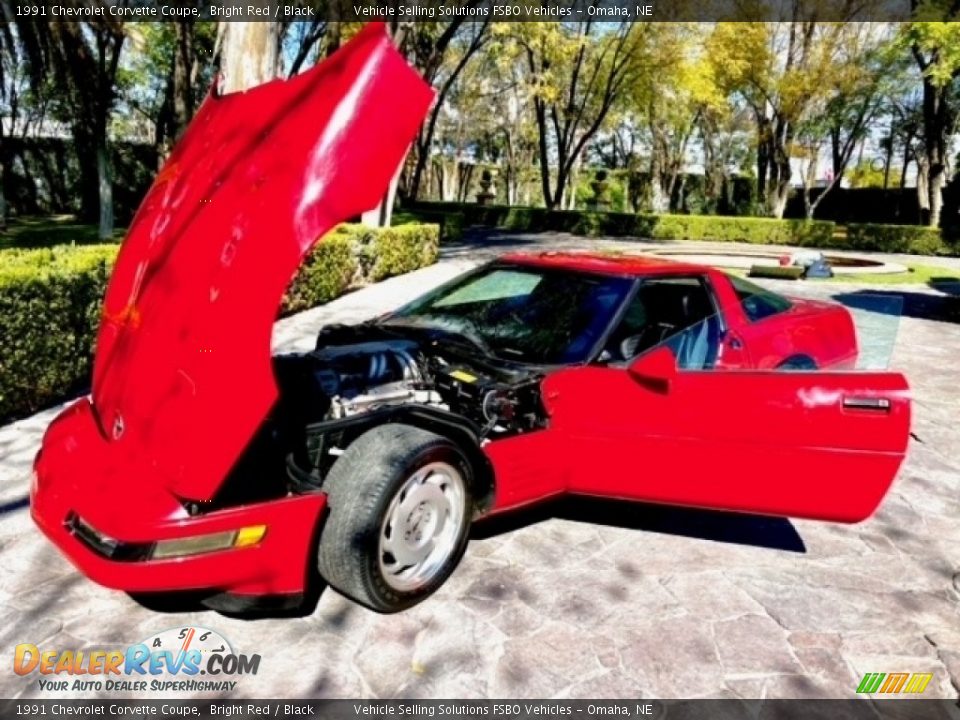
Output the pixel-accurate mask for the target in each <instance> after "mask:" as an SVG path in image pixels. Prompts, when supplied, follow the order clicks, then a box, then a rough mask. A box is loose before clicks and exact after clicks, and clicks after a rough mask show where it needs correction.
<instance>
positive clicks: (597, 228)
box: [412, 203, 836, 247]
mask: <svg viewBox="0 0 960 720" xmlns="http://www.w3.org/2000/svg"><path fill="white" fill-rule="evenodd" d="M412 212H413V214H414V215H415V216H416V217H417V218H418V219H426V218H430V219H431V220H433V221H441V222H442V231H441V234H442V237H443V240H444V241H446V242H451V241H456V240H458V239H459V238H460V237H461V234H462V229H463V228H465V227H468V226H470V225H486V226H490V227H498V228H503V229H504V230H514V231H517V232H543V231H547V230H550V231H555V232H569V233H573V234H576V235H586V236H588V237H599V236H606V237H643V238H653V239H655V240H717V241H721V242H722V241H728V242H747V243H755V244H766V245H778V244H783V245H802V246H818V247H829V246H830V243H831V242H832V240H833V235H834V232H835V230H836V225H835V224H834V223H832V222H826V221H822V220H814V221H805V220H774V219H771V218H754V217H728V216H721V215H642V214H641V215H634V214H631V213H607V212H589V211H588V212H580V211H571V210H546V209H545V208H532V207H510V206H506V205H467V204H458V203H418V204H417V205H416V206H414V209H413V211H412Z"/></svg>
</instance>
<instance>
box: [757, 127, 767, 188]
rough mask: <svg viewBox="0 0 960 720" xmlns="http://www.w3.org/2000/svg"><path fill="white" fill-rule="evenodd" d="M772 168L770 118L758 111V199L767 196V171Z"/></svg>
mask: <svg viewBox="0 0 960 720" xmlns="http://www.w3.org/2000/svg"><path fill="white" fill-rule="evenodd" d="M769 168H770V119H769V118H768V117H767V116H766V115H761V114H760V113H757V199H758V200H760V201H761V202H762V201H763V200H764V198H766V196H767V172H768V171H769Z"/></svg>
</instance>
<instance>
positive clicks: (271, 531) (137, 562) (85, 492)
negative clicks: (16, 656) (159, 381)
mask: <svg viewBox="0 0 960 720" xmlns="http://www.w3.org/2000/svg"><path fill="white" fill-rule="evenodd" d="M35 471H36V477H35V480H34V483H33V487H32V488H31V492H30V512H31V515H32V516H33V519H34V521H35V522H36V523H37V525H38V526H39V527H40V529H41V530H42V531H43V532H44V534H45V535H46V536H47V537H48V538H50V540H52V541H53V543H54V544H55V545H56V546H57V547H58V548H59V549H60V550H61V551H62V552H63V553H64V554H65V555H66V556H67V557H68V558H69V559H70V560H71V561H72V562H73V564H74V565H76V566H77V568H78V569H79V570H80V571H81V572H82V573H84V574H85V575H86V576H87V577H89V578H90V579H92V580H94V581H96V582H98V583H100V584H101V585H105V586H107V587H110V588H116V589H119V590H125V591H127V592H137V593H145V592H169V591H181V590H210V591H213V592H218V593H230V594H231V595H237V596H261V595H271V596H276V595H297V594H302V593H304V592H305V590H306V588H307V585H308V579H309V576H310V573H311V572H312V570H311V568H312V563H313V557H312V548H313V540H314V538H315V531H316V529H317V526H318V523H319V522H320V520H321V517H322V514H323V511H324V508H325V506H326V496H325V495H323V494H312V495H300V496H293V497H286V498H282V499H279V500H273V501H269V502H263V503H255V504H249V505H243V506H239V507H233V508H228V509H224V510H216V511H213V512H209V513H201V514H199V515H194V516H191V515H189V514H188V513H187V511H186V509H185V508H184V507H183V504H182V503H181V502H180V500H179V499H178V498H176V497H175V496H174V495H173V494H171V493H170V492H169V491H168V490H167V489H166V488H165V487H164V484H163V483H162V481H161V480H160V478H159V477H158V476H157V475H156V470H154V469H153V468H151V467H150V466H149V465H148V464H147V463H145V462H143V461H142V460H140V459H138V455H137V453H134V452H130V451H129V450H127V451H124V450H123V448H120V447H118V445H117V444H115V443H108V442H107V441H106V440H104V439H103V437H102V436H101V434H100V431H99V429H98V427H97V423H96V420H95V418H94V416H93V410H92V408H91V406H90V403H89V401H88V400H86V399H84V400H81V401H79V402H77V403H75V404H74V405H72V406H71V407H69V408H68V409H67V410H65V411H64V412H63V413H62V414H61V415H60V416H59V417H58V418H57V419H56V420H55V421H54V422H53V424H51V426H50V429H49V430H48V431H47V434H46V436H45V437H44V441H43V446H42V449H41V452H40V455H39V456H38V459H37V462H36V466H35ZM78 519H79V520H82V523H83V525H84V526H85V527H88V528H93V529H95V531H96V533H98V534H99V536H100V539H103V538H109V541H108V543H107V545H106V546H105V545H104V544H103V543H98V542H95V541H91V540H92V539H93V540H96V539H97V538H91V536H90V533H84V532H78ZM256 525H265V526H266V528H267V529H266V532H265V534H264V535H263V537H262V539H260V541H259V542H258V543H256V544H255V545H252V546H249V547H235V548H229V549H224V550H216V551H212V552H206V553H203V554H198V555H189V556H185V557H175V558H166V559H155V560H154V559H150V553H149V551H148V550H149V548H150V547H151V546H152V545H153V544H154V543H156V542H159V541H163V540H172V539H177V538H187V537H193V536H198V535H207V534H212V533H222V532H227V531H237V530H240V529H241V528H243V527H250V526H256ZM114 544H116V547H118V548H119V549H120V550H119V551H118V552H111V551H110V548H111V547H113V545H114Z"/></svg>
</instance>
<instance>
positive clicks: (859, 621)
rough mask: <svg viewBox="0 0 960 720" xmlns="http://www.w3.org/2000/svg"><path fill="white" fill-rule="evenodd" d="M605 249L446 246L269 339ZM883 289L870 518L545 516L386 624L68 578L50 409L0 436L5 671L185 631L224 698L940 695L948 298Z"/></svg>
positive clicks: (956, 326) (920, 290) (490, 539)
mask: <svg viewBox="0 0 960 720" xmlns="http://www.w3.org/2000/svg"><path fill="white" fill-rule="evenodd" d="M605 244H606V243H604V242H603V241H595V240H594V241H590V240H582V239H577V238H572V237H569V236H540V237H521V238H511V239H505V238H497V237H492V238H486V239H485V243H484V244H483V245H482V247H481V246H479V245H478V244H477V243H476V242H468V243H465V244H463V245H461V246H457V247H452V248H447V249H446V250H445V252H444V257H443V259H442V260H441V262H440V263H439V264H437V265H436V266H434V267H431V268H427V269H424V270H421V271H418V272H415V273H412V274H410V275H407V276H405V277H400V278H395V279H392V280H389V281H387V282H384V283H381V284H379V285H377V286H375V287H371V288H368V289H366V290H362V291H359V292H356V293H353V294H350V295H348V296H346V297H343V298H341V299H339V300H337V301H335V302H333V303H330V304H329V305H326V306H324V307H322V308H318V309H315V310H311V311H308V312H306V313H303V314H301V315H298V316H295V317H293V318H289V319H287V320H285V321H282V322H281V323H279V324H278V326H277V329H276V333H275V345H276V346H277V347H278V348H280V349H293V348H302V347H309V346H310V345H311V344H312V341H313V337H314V334H315V332H316V330H317V328H318V327H320V326H321V325H322V324H324V323H328V322H333V321H339V322H350V321H356V320H360V319H363V318H366V317H370V316H371V315H374V314H377V313H379V312H382V311H384V310H387V309H389V308H391V307H393V306H396V305H398V304H400V303H401V302H403V301H405V300H407V299H410V298H412V297H414V296H415V295H417V294H419V293H420V292H422V291H423V290H424V289H426V288H427V287H429V286H433V285H435V284H437V283H439V282H442V281H444V280H446V279H448V278H450V277H452V276H453V275H455V274H456V273H458V272H460V271H462V270H463V269H465V268H467V267H470V266H471V265H473V264H475V263H476V262H478V261H479V260H481V259H483V258H484V257H486V256H487V255H489V254H491V253H493V252H496V251H499V250H503V249H508V248H513V247H525V248H528V249H543V248H545V247H549V248H568V247H594V248H595V247H598V246H604V245H605ZM609 244H611V245H615V247H617V248H618V249H620V250H629V249H634V248H635V249H642V248H644V247H647V245H645V244H643V243H636V244H634V245H631V244H630V243H627V242H623V241H619V242H616V243H609ZM698 247H704V246H703V245H698ZM725 247H730V246H729V245H727V246H725ZM946 262H949V261H946ZM785 288H786V289H788V290H789V291H793V292H796V293H798V294H799V293H804V294H812V295H816V296H821V297H823V296H830V295H837V294H844V295H845V297H846V298H847V299H848V300H850V299H851V298H852V300H851V302H852V304H854V305H862V302H859V301H858V298H862V294H863V291H864V288H863V287H860V286H842V285H834V284H821V285H814V284H812V283H811V284H808V285H803V284H800V283H793V284H789V285H787V286H785ZM894 291H895V292H896V294H897V295H902V297H903V298H904V301H905V303H904V317H903V319H902V321H901V323H900V327H899V332H898V334H897V337H896V343H895V345H894V347H893V365H894V366H895V367H897V368H900V369H903V370H905V371H906V372H907V374H908V376H909V378H910V381H911V383H912V385H913V388H914V393H915V401H914V415H915V419H914V427H913V430H914V440H913V441H912V442H911V447H910V456H909V460H908V462H907V463H906V465H905V467H904V468H903V470H902V471H901V474H900V476H899V479H898V480H897V482H896V484H895V486H894V490H893V492H892V494H891V495H890V496H889V497H888V498H887V500H886V502H885V503H884V504H883V506H882V509H881V510H880V512H879V513H877V515H876V516H875V517H873V518H872V519H870V520H869V521H867V522H864V523H862V524H860V525H856V526H837V525H827V524H819V523H815V522H804V521H795V522H790V521H786V520H774V519H763V518H743V517H737V516H728V515H723V514H717V513H703V512H694V511H680V510H671V509H667V508H651V507H642V506H636V505H624V504H616V503H605V502H577V503H562V504H556V505H550V506H545V507H541V508H538V509H536V510H534V511H532V512H530V513H525V514H520V515H516V516H513V517H510V518H505V519H502V520H498V521H496V522H495V523H493V522H492V523H488V524H486V525H480V526H478V527H477V528H476V529H475V533H474V540H473V541H472V542H471V544H470V548H469V550H468V552H467V556H466V558H465V559H464V561H463V563H462V565H461V566H460V568H459V569H458V570H457V572H456V573H455V574H454V576H453V577H452V579H451V580H450V581H449V582H448V583H447V584H446V586H445V587H444V588H443V589H442V590H441V591H440V592H439V593H438V594H437V595H436V596H434V598H432V599H431V600H429V601H428V602H425V603H423V604H421V605H419V606H418V607H416V608H414V609H413V610H411V611H409V612H406V613H404V614H401V615H394V616H379V615H376V614H374V613H371V612H368V611H367V610H364V609H362V608H359V607H357V606H354V605H352V604H351V603H349V602H348V601H346V600H344V599H343V598H342V597H340V596H339V595H337V594H336V593H334V592H330V591H328V592H325V593H324V594H323V595H322V597H321V598H320V602H319V605H318V607H317V609H316V611H315V612H314V613H313V614H312V615H311V616H309V617H304V618H294V619H264V620H256V621H244V620H239V619H233V618H227V617H223V616H220V615H218V614H216V613H212V612H203V613H184V614H178V613H167V614H158V613H155V612H151V611H149V610H146V609H144V608H142V607H140V606H139V605H137V604H135V603H134V602H133V601H132V600H130V599H129V598H127V597H126V596H125V595H124V594H122V593H117V592H112V591H109V590H105V589H103V588H100V587H98V586H97V585H94V584H93V583H91V582H89V581H87V580H86V579H84V578H83V577H81V576H80V575H79V574H77V573H76V572H75V571H74V570H73V568H72V567H71V566H70V565H69V564H68V563H67V562H66V561H65V560H63V559H62V558H61V557H60V556H59V555H58V554H57V552H56V551H54V549H53V548H52V547H51V546H50V545H49V544H48V543H47V542H46V541H45V540H44V539H43V538H42V537H41V536H40V534H39V532H38V531H37V530H36V529H35V528H34V527H33V525H32V524H31V522H30V520H29V517H28V510H27V507H26V493H27V485H28V482H27V472H28V469H29V463H30V459H31V457H32V455H33V453H34V452H35V450H36V447H37V444H38V442H39V438H40V433H41V432H42V430H43V428H44V426H45V425H46V423H47V422H49V420H50V418H51V417H52V416H53V414H55V412H56V411H55V410H51V411H47V412H44V413H40V414H39V415H37V416H35V417H32V418H29V419H26V420H23V421H20V422H18V423H15V424H13V425H11V426H8V427H6V428H3V429H0V458H2V460H0V553H2V555H0V658H6V660H5V662H6V663H10V661H11V659H12V655H13V646H14V645H15V644H17V643H21V642H31V643H35V644H37V645H41V646H43V647H45V648H57V649H61V650H64V649H74V648H78V647H82V646H85V645H91V644H96V645H99V646H102V645H103V644H116V645H118V646H126V645H127V644H129V643H133V642H137V641H140V640H142V639H144V638H146V637H148V636H150V635H153V634H154V633H156V632H159V631H161V630H164V629H167V628H170V627H176V626H180V625H185V624H195V625H202V626H205V627H211V628H214V629H216V630H218V631H220V632H221V633H222V634H223V635H225V636H226V637H227V638H228V639H229V640H230V641H231V642H232V643H233V646H234V648H235V650H237V651H240V652H245V653H259V654H260V655H261V656H262V658H263V660H262V663H261V667H260V672H259V674H257V675H256V676H251V677H246V678H243V679H242V680H241V681H240V683H239V685H238V686H237V689H236V692H235V694H234V695H235V696H247V697H281V696H287V697H290V696H314V697H357V696H364V697H383V698H386V697H446V698H453V697H541V698H542V697H552V696H555V697H596V698H600V697H610V698H614V697H678V696H682V697H811V696H828V697H837V696H851V695H853V691H854V690H855V688H856V685H857V682H858V680H859V677H860V676H861V675H862V674H863V673H865V672H893V671H905V672H920V671H929V672H932V673H933V674H934V679H933V681H932V682H931V684H930V686H929V688H928V690H927V693H926V694H927V696H938V697H956V696H957V695H958V688H960V574H958V573H960V523H958V518H960V457H958V451H960V430H958V425H960V423H958V420H960V387H958V385H957V377H958V375H957V371H958V364H960V308H958V303H960V298H957V297H951V296H947V295H944V294H942V293H939V292H936V291H933V290H931V289H929V288H924V287H919V286H902V287H898V288H894ZM879 292H890V291H886V290H883V289H879ZM770 481H771V482H777V477H776V469H775V468H772V469H771V477H770ZM847 481H848V482H856V478H848V479H847ZM7 667H8V671H7V672H4V673H0V696H2V697H17V696H23V697H37V696H42V692H41V691H40V690H39V688H38V686H37V682H36V680H35V679H24V678H20V677H18V676H15V675H14V674H13V673H11V672H9V667H10V665H9V664H8V665H7ZM34 677H35V676H34ZM115 695H118V696H123V693H117V694H115Z"/></svg>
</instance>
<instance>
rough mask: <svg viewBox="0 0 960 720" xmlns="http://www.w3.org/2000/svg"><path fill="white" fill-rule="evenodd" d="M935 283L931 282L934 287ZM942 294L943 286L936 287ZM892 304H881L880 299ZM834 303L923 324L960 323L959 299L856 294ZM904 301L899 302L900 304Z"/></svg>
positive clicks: (837, 297) (840, 296)
mask: <svg viewBox="0 0 960 720" xmlns="http://www.w3.org/2000/svg"><path fill="white" fill-rule="evenodd" d="M932 282H933V281H931V284H932ZM934 287H937V289H938V290H942V286H939V287H938V286H934ZM884 298H885V299H887V300H889V301H890V302H888V303H883V302H878V301H879V300H881V299H884ZM832 299H833V300H836V301H837V302H839V303H843V304H844V305H846V306H847V307H850V308H855V309H858V310H867V311H869V312H874V313H881V314H890V315H893V314H900V315H904V316H906V317H912V318H919V319H921V320H935V321H938V322H953V323H960V296H952V295H951V296H943V295H931V294H927V293H918V292H903V291H900V290H857V291H855V292H849V293H838V294H836V295H833V296H832ZM898 300H899V301H902V304H901V302H897V301H898Z"/></svg>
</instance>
